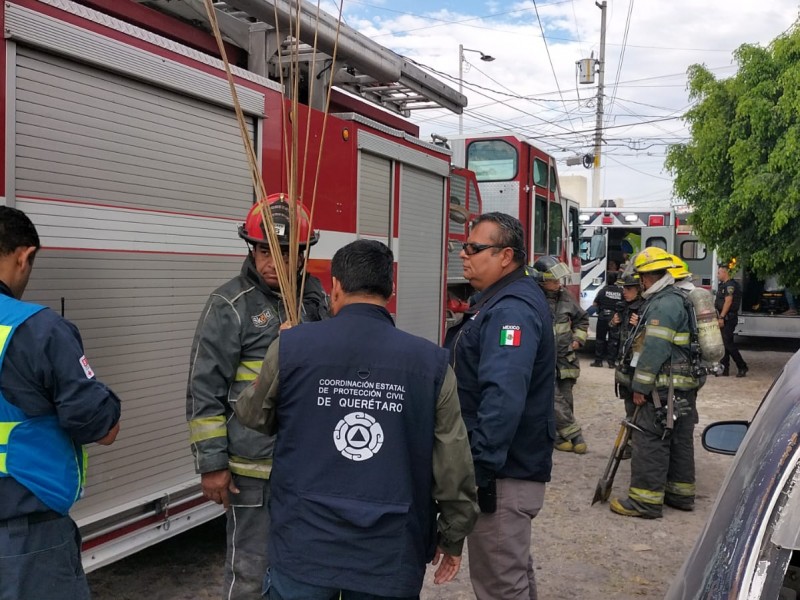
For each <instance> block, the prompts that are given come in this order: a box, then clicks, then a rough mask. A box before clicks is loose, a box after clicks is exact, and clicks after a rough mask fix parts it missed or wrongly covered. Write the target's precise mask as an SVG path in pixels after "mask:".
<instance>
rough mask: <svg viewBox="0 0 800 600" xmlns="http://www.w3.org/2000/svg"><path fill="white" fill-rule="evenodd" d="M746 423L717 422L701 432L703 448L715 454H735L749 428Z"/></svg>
mask: <svg viewBox="0 0 800 600" xmlns="http://www.w3.org/2000/svg"><path fill="white" fill-rule="evenodd" d="M749 425H750V424H749V423H748V422H747V421H718V422H716V423H712V424H711V425H709V426H708V427H706V428H705V430H704V431H703V438H702V440H703V448H705V449H706V450H708V451H709V452H716V453H717V454H728V455H733V454H736V451H737V450H738V449H739V446H740V445H741V443H742V440H743V439H744V436H745V434H746V433H747V428H748V427H749Z"/></svg>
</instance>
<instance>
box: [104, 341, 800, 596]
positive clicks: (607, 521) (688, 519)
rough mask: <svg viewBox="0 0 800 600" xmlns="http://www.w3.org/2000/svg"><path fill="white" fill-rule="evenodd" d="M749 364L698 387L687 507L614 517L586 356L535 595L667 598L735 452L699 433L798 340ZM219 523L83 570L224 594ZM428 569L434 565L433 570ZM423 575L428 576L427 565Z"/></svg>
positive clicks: (550, 497) (601, 405)
mask: <svg viewBox="0 0 800 600" xmlns="http://www.w3.org/2000/svg"><path fill="white" fill-rule="evenodd" d="M741 348H742V350H743V355H744V357H745V360H746V361H747V362H748V364H749V366H750V372H749V373H748V375H747V377H746V378H743V379H738V378H735V377H728V378H722V377H720V378H716V379H715V378H711V379H710V380H709V382H708V383H707V384H706V386H705V387H704V388H703V390H702V391H701V393H700V397H699V402H698V409H699V412H700V424H699V426H698V427H697V429H696V437H697V441H696V444H695V448H696V463H697V492H698V495H697V503H696V509H695V511H694V512H692V513H684V512H680V511H676V510H672V509H669V508H666V509H665V513H664V518H663V519H660V520H655V521H645V520H641V519H631V518H625V517H619V516H617V515H614V514H612V513H611V512H610V511H609V510H608V505H607V504H603V505H600V504H597V505H595V506H591V505H590V503H591V499H592V495H593V493H594V488H595V485H596V483H597V479H598V477H599V476H600V474H601V472H602V471H603V469H604V468H605V464H606V461H607V460H608V454H609V452H610V449H611V445H612V443H613V439H614V435H615V433H616V430H617V427H618V422H619V419H620V416H621V414H622V412H623V410H622V406H621V401H619V400H617V399H615V398H614V393H613V385H612V382H613V371H612V370H611V369H605V368H603V369H598V368H589V367H588V363H589V360H588V358H589V357H588V356H587V357H585V360H583V362H582V364H583V369H582V373H581V378H580V379H579V380H578V385H577V386H576V388H575V398H576V414H577V417H578V420H579V421H580V422H581V424H582V425H583V429H584V436H585V438H586V440H587V443H588V445H589V452H588V453H587V454H586V455H584V456H577V455H574V454H565V453H561V452H556V453H555V454H556V456H555V457H554V463H555V465H554V468H553V480H552V482H551V483H550V484H549V485H548V487H547V496H546V498H545V506H544V508H543V510H542V512H541V513H540V514H539V516H538V517H537V518H536V519H535V520H534V522H533V536H532V545H533V549H534V557H535V560H536V565H537V580H538V586H539V598H540V599H543V600H545V599H547V600H549V599H566V598H594V599H595V600H606V599H608V600H634V599H637V600H638V599H656V598H663V596H664V593H665V592H666V589H667V588H668V587H669V584H670V582H671V580H672V578H673V576H674V575H675V573H676V572H677V570H678V569H679V568H680V566H681V564H682V562H683V559H684V557H685V556H686V554H687V553H688V551H689V549H690V548H691V546H692V545H693V544H694V541H695V539H696V538H697V536H698V534H699V533H700V531H701V529H702V527H703V524H704V523H705V520H706V517H707V516H708V514H709V511H710V510H711V507H712V505H713V503H714V499H715V497H716V494H717V491H718V489H719V486H720V484H721V483H722V480H723V478H724V476H725V473H726V472H727V469H728V467H729V466H730V464H731V461H732V457H726V456H721V455H717V454H709V453H707V452H705V451H704V450H703V449H702V447H701V445H700V441H699V438H700V434H701V432H702V431H703V428H704V427H705V426H706V425H708V424H709V423H711V422H713V421H716V420H721V419H749V418H750V417H751V416H752V415H753V413H754V412H755V409H756V407H757V406H758V403H759V402H760V401H761V398H762V397H763V395H764V393H765V392H766V390H767V389H768V388H769V386H770V384H771V383H772V380H773V379H774V378H775V376H776V375H777V373H778V372H779V371H780V370H781V369H782V368H783V365H784V364H785V363H786V361H787V360H788V359H789V357H790V356H791V354H792V352H794V351H795V350H797V348H798V344H797V343H796V342H786V341H772V340H761V341H758V342H750V343H748V344H742V346H741ZM627 485H628V463H627V462H626V463H623V465H622V467H621V468H620V471H619V473H618V474H617V478H616V484H615V486H614V494H615V495H616V494H624V492H625V489H626V487H627ZM224 544H225V542H224V525H223V524H222V523H221V522H219V521H215V522H212V523H209V524H207V525H205V526H202V527H199V528H197V529H195V530H193V531H190V532H188V533H186V534H183V535H181V536H178V537H176V538H174V539H172V540H169V541H167V542H164V543H162V544H160V545H159V546H156V547H154V548H151V549H148V550H146V551H143V552H140V553H139V554H138V555H135V556H133V557H130V558H128V559H125V560H122V561H120V562H118V563H115V564H113V565H111V566H109V567H106V568H104V569H100V570H98V571H95V572H94V573H91V574H90V575H89V580H90V583H91V587H92V591H93V594H94V598H95V600H201V599H206V598H215V599H216V598H219V597H220V585H221V584H220V582H221V578H222V577H221V572H222V569H221V567H222V561H223V560H224ZM429 571H430V570H429ZM428 575H429V579H430V573H429V574H428ZM473 597H474V596H473V594H472V589H471V586H470V584H469V575H468V572H467V568H466V560H465V563H464V567H462V571H461V573H460V574H459V576H458V578H457V579H456V581H454V582H453V583H450V584H448V585H446V586H434V585H433V584H432V582H431V581H428V582H427V583H426V585H425V588H424V589H423V592H422V599H423V600H439V599H441V600H444V599H447V600H461V599H470V598H473Z"/></svg>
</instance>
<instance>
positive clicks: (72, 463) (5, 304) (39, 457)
mask: <svg viewBox="0 0 800 600" xmlns="http://www.w3.org/2000/svg"><path fill="white" fill-rule="evenodd" d="M43 309H44V307H43V306H37V305H34V304H28V303H25V302H21V301H19V300H15V299H13V298H11V297H9V296H6V295H2V294H0V369H2V365H3V364H4V363H5V361H4V359H5V354H6V349H7V348H8V346H9V343H10V342H11V338H12V337H13V335H14V332H15V331H16V329H17V327H19V326H20V325H21V324H22V323H24V322H25V321H27V320H28V319H29V318H30V317H32V316H33V315H35V314H36V313H37V312H39V311H40V310H43ZM85 474H86V455H85V453H84V451H83V447H82V446H80V445H78V444H75V443H74V442H73V441H72V440H71V439H70V437H69V436H68V435H67V433H66V432H65V431H64V430H63V429H62V428H61V426H60V425H59V422H58V417H57V416H56V415H43V416H37V417H29V416H28V415H26V414H25V413H24V412H23V411H22V410H20V409H19V408H17V407H16V406H14V405H13V404H11V403H10V402H8V400H6V398H5V397H4V396H3V393H2V391H1V390H0V477H12V478H13V479H14V480H16V481H17V482H18V483H20V484H22V485H23V486H25V487H26V488H27V489H28V490H30V491H31V492H32V493H33V494H34V495H35V496H36V497H37V498H38V499H39V500H40V501H41V502H43V503H44V504H45V505H47V506H48V507H49V508H51V509H52V510H54V511H56V512H58V513H61V514H64V515H65V514H67V513H68V512H69V509H70V507H71V506H72V505H73V504H74V503H75V501H76V500H77V499H78V498H79V497H80V495H81V492H82V490H83V485H84V483H85Z"/></svg>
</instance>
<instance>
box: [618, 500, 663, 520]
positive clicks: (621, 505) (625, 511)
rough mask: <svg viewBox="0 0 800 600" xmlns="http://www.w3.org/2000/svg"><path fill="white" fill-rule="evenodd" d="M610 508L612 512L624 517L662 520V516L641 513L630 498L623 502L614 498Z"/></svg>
mask: <svg viewBox="0 0 800 600" xmlns="http://www.w3.org/2000/svg"><path fill="white" fill-rule="evenodd" d="M609 508H610V509H611V512H613V513H617V514H618V515H622V516H623V517H639V518H642V519H660V518H661V515H660V514H650V513H645V512H641V511H639V510H638V509H637V508H636V507H635V506H634V505H633V503H632V502H631V501H630V500H629V499H628V498H624V499H622V500H620V499H619V498H614V499H613V500H612V501H611V504H609Z"/></svg>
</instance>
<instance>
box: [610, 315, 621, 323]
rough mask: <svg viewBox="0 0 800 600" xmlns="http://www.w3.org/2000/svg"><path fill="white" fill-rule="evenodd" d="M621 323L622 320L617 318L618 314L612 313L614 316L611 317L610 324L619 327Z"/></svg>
mask: <svg viewBox="0 0 800 600" xmlns="http://www.w3.org/2000/svg"><path fill="white" fill-rule="evenodd" d="M621 322H622V319H620V317H619V313H614V316H613V317H611V324H612V325H619V324H620V323H621Z"/></svg>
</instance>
